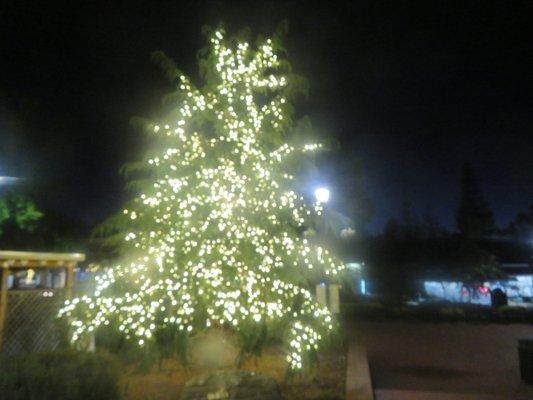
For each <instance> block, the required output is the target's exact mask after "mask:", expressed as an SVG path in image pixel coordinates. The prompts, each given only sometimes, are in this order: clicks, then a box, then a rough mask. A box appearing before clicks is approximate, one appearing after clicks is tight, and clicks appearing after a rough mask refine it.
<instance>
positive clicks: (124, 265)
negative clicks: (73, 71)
mask: <svg viewBox="0 0 533 400" xmlns="http://www.w3.org/2000/svg"><path fill="white" fill-rule="evenodd" d="M206 32H207V35H208V37H207V43H208V45H207V47H206V48H205V49H202V50H201V51H200V52H199V59H198V65H199V76H200V78H201V79H199V80H196V79H192V78H189V77H187V76H185V75H182V74H181V73H180V72H179V71H178V70H177V68H176V66H175V65H174V63H173V61H171V60H170V59H169V58H168V57H166V56H165V55H164V54H162V53H160V52H156V53H154V55H153V58H154V60H155V61H156V62H157V63H158V64H159V65H160V66H161V67H162V68H163V70H164V71H165V73H166V75H167V76H168V77H169V78H171V80H173V81H176V82H175V85H176V90H175V93H176V94H175V95H172V96H171V97H169V98H168V99H170V98H172V100H173V101H175V102H176V104H175V105H174V107H173V108H172V109H171V110H170V112H169V113H168V115H166V113H165V112H162V114H163V115H165V117H163V118H158V122H157V123H143V124H144V125H145V126H148V127H150V129H151V130H152V136H151V138H152V140H151V141H150V143H149V145H148V149H147V151H146V154H145V157H144V159H143V160H142V163H133V164H128V165H126V166H125V167H124V169H123V173H126V174H127V178H128V180H129V181H130V182H132V183H131V184H130V185H129V188H130V189H131V191H132V192H134V198H133V200H131V201H130V202H128V204H126V205H125V207H124V210H123V211H122V213H121V214H119V215H117V216H115V217H113V219H111V220H108V221H107V222H106V223H104V224H103V225H101V226H100V227H99V228H98V230H97V231H96V233H97V235H98V234H100V236H101V237H103V239H107V238H113V239H115V238H116V237H118V236H119V235H121V234H122V235H123V238H124V240H123V241H122V244H121V245H120V246H121V248H120V250H118V251H117V253H119V254H121V255H123V256H124V257H123V259H122V260H121V262H120V263H117V264H118V265H115V266H114V267H113V268H112V269H109V270H107V271H105V273H104V274H103V275H102V277H101V279H100V280H99V282H98V285H97V288H96V291H95V295H94V296H91V297H85V298H82V299H75V300H74V301H72V302H71V303H67V304H65V307H64V308H63V309H62V310H61V315H65V316H66V317H68V318H69V319H70V323H71V325H72V327H73V340H74V341H77V340H78V339H81V340H83V338H84V337H85V336H86V335H87V333H89V332H92V331H95V330H98V329H100V328H101V327H102V326H105V325H106V323H110V325H109V326H110V327H114V326H115V324H114V322H115V321H116V322H117V323H118V326H117V327H116V329H117V330H118V331H119V332H121V333H122V334H123V335H124V337H125V338H126V339H127V340H129V341H132V342H135V343H137V344H138V345H139V346H144V347H145V348H150V349H151V348H153V349H155V350H156V351H160V352H163V351H164V350H163V349H165V348H168V349H175V350H176V352H177V353H179V354H181V357H186V343H187V342H186V341H185V340H182V339H183V337H185V336H187V335H194V334H196V332H198V331H200V332H201V331H203V330H206V329H209V328H210V327H212V326H213V327H217V326H222V327H225V328H226V327H228V328H230V329H232V330H233V331H235V333H236V334H237V336H240V337H241V344H242V349H243V351H244V352H246V353H251V354H258V352H260V349H261V347H262V346H263V344H264V343H265V340H266V338H268V337H270V335H271V333H273V332H276V333H277V334H278V339H279V340H284V345H285V348H286V350H287V353H288V356H287V360H288V361H289V363H290V365H291V367H292V368H295V369H299V368H302V367H303V364H305V359H306V358H307V354H308V353H310V352H313V351H314V350H315V349H317V348H318V346H319V342H321V341H322V338H325V337H326V336H327V335H328V334H329V332H330V331H331V330H332V329H333V321H332V316H331V315H330V313H329V311H328V310H327V308H325V307H322V306H321V305H320V304H318V303H317V302H316V300H315V299H314V298H313V296H312V293H311V291H310V290H309V288H311V287H313V285H312V284H311V280H312V279H318V278H321V279H324V277H325V276H326V275H329V276H333V277H335V276H336V275H337V274H338V273H339V272H340V271H341V270H343V269H344V266H343V265H342V263H341V261H340V260H338V259H337V258H336V257H334V256H332V255H331V253H330V252H329V251H328V250H327V249H326V248H325V247H323V246H322V244H321V243H318V242H317V241H314V240H313V241H310V240H308V239H307V238H305V237H304V236H303V234H302V233H303V231H304V230H305V229H306V228H307V227H309V226H311V225H312V223H313V220H314V218H315V217H316V216H317V215H320V214H321V213H322V212H323V208H322V206H321V205H320V204H307V203H306V202H305V199H304V198H303V196H302V195H301V194H300V193H299V192H298V188H297V184H296V182H295V176H296V175H297V172H298V171H299V170H300V169H301V166H302V160H304V159H306V158H307V157H309V153H312V152H315V151H317V150H319V149H320V148H321V146H320V145H319V144H316V143H313V142H311V143H310V141H309V137H305V136H304V135H302V136H300V137H299V136H297V135H294V133H295V131H296V130H297V127H300V129H301V127H303V126H305V125H306V124H307V123H306V122H305V121H304V122H303V123H301V124H298V123H297V122H296V117H295V112H294V109H293V107H292V105H291V101H292V100H293V99H294V96H295V95H296V94H297V93H299V92H298V90H297V89H296V88H297V87H301V86H302V82H303V81H302V80H298V79H296V76H295V75H293V74H292V73H291V74H289V72H290V65H289V63H288V62H286V61H284V60H282V54H283V49H282V47H281V42H280V41H279V40H278V38H277V37H274V38H273V39H263V38H259V39H258V42H257V45H255V46H253V45H252V44H250V42H249V41H246V43H245V42H244V40H245V38H247V37H249V31H248V30H244V31H242V32H240V33H238V34H237V35H234V36H226V35H225V33H224V31H223V30H207V31H206ZM280 32H283V27H281V28H280ZM164 111H166V110H164ZM102 329H105V328H102ZM170 330H174V333H175V334H172V335H169V332H170ZM181 335H183V337H182V336H181ZM160 346H163V347H160ZM168 346H170V347H168ZM172 351H173V350H172Z"/></svg>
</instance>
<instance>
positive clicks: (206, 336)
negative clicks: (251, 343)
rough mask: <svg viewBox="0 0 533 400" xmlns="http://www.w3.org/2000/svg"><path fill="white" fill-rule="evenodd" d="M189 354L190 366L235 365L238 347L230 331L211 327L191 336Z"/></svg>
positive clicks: (217, 366) (213, 366)
mask: <svg viewBox="0 0 533 400" xmlns="http://www.w3.org/2000/svg"><path fill="white" fill-rule="evenodd" d="M189 354H190V357H189V361H190V365H191V366H192V367H200V368H210V369H220V368H227V367H233V366H234V365H235V360H236V359H237V356H238V355H239V347H238V345H237V339H236V338H235V334H234V333H233V332H232V331H229V330H224V329H221V328H213V329H210V330H208V331H206V332H201V333H199V334H198V335H196V336H195V337H193V338H191V341H190V344H189Z"/></svg>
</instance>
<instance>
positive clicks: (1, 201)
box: [0, 189, 43, 249]
mask: <svg viewBox="0 0 533 400" xmlns="http://www.w3.org/2000/svg"><path fill="white" fill-rule="evenodd" d="M42 217H43V213H42V212H41V211H40V210H39V209H38V208H37V206H36V204H35V203H34V202H33V200H31V199H30V198H29V197H28V196H26V195H24V194H22V193H18V192H17V191H15V190H5V189H4V190H3V191H2V192H0V243H1V247H2V248H4V249H17V248H19V247H21V246H24V245H25V244H26V245H27V244H28V242H31V241H32V233H34V232H35V231H36V229H37V228H38V221H40V220H41V219H42Z"/></svg>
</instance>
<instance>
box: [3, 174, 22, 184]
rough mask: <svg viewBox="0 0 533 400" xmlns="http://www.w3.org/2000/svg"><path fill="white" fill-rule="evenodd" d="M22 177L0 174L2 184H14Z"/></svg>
mask: <svg viewBox="0 0 533 400" xmlns="http://www.w3.org/2000/svg"><path fill="white" fill-rule="evenodd" d="M18 180H20V178H17V177H14V176H0V186H3V185H12V184H14V183H16V182H17V181H18Z"/></svg>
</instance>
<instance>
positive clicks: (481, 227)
mask: <svg viewBox="0 0 533 400" xmlns="http://www.w3.org/2000/svg"><path fill="white" fill-rule="evenodd" d="M456 222H457V228H458V229H459V232H460V233H461V234H462V235H463V236H464V237H465V238H467V239H473V240H477V239H481V238H483V237H484V236H486V235H489V234H491V233H493V232H494V230H495V224H494V217H493V215H492V212H491V211H490V208H489V205H488V203H487V201H486V200H485V198H484V197H483V193H482V191H481V188H480V185H479V181H478V180H477V178H476V177H475V174H474V171H473V169H472V167H471V166H470V165H469V164H465V165H464V166H463V175H462V178H461V194H460V200H459V206H458V208H457V213H456Z"/></svg>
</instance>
